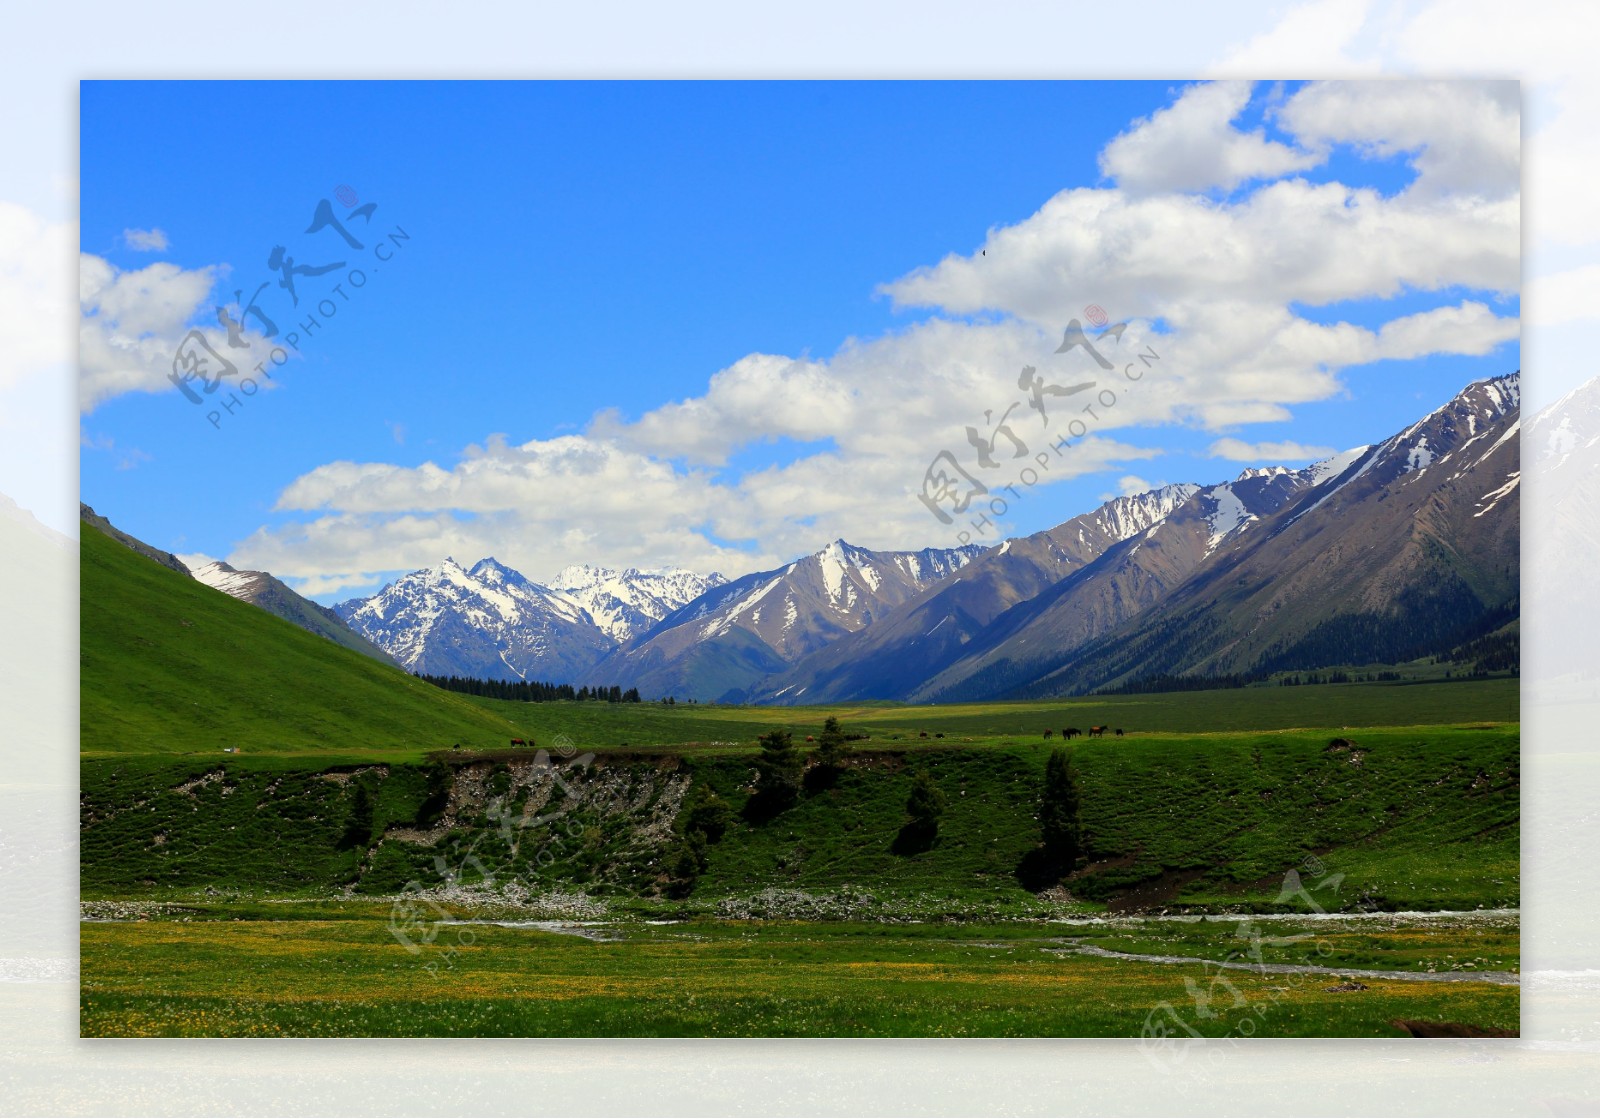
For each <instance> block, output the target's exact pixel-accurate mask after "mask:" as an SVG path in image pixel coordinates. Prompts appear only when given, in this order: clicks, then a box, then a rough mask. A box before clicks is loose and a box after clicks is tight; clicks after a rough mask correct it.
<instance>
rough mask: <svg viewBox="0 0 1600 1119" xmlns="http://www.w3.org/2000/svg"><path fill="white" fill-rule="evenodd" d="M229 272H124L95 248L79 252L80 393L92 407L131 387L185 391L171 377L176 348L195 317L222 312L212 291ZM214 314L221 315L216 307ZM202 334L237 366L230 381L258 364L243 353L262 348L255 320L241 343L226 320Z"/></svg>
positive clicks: (170, 267)
mask: <svg viewBox="0 0 1600 1119" xmlns="http://www.w3.org/2000/svg"><path fill="white" fill-rule="evenodd" d="M221 271H222V270H221V268H220V267H218V266H207V267H204V268H193V269H185V268H181V267H179V266H178V265H176V264H171V263H168V262H166V261H160V262H157V263H155V264H149V265H146V266H145V267H143V268H139V269H135V270H131V271H124V270H122V269H119V268H117V266H116V265H114V264H112V263H111V262H110V261H107V260H105V259H104V258H102V257H98V256H94V255H93V254H91V253H83V254H81V255H80V256H79V264H78V300H79V308H80V318H79V321H78V397H79V405H80V407H81V408H82V410H83V411H84V412H91V411H93V410H94V409H95V407H96V406H98V405H99V404H101V403H103V402H105V401H106V400H109V399H110V398H111V397H114V396H119V395H121V394H123V393H128V392H174V393H176V392H177V389H176V388H175V387H174V385H173V383H172V381H171V379H170V375H171V374H172V372H173V358H174V355H175V354H176V353H177V351H178V347H179V346H180V344H182V342H183V340H184V337H185V336H186V335H187V334H188V333H189V329H190V328H189V325H188V324H189V323H190V322H191V321H193V320H194V319H195V318H196V317H197V316H200V315H202V314H203V313H204V312H206V311H213V312H214V308H213V307H212V305H211V301H210V295H211V290H212V288H213V286H214V285H215V284H216V281H217V278H218V275H219V273H220V272H221ZM206 317H208V318H209V319H210V321H211V322H213V323H215V322H217V321H218V320H217V318H216V316H215V314H214V313H213V314H212V315H209V316H206ZM200 333H201V335H202V336H203V337H204V338H205V340H206V342H207V344H209V345H210V347H211V348H212V349H213V350H214V351H215V352H217V353H218V354H221V355H224V357H225V358H227V359H228V360H230V361H231V362H232V363H233V364H234V365H235V368H236V374H235V379H232V380H230V381H224V382H223V384H224V385H228V386H230V387H231V386H233V385H237V384H239V383H240V381H242V379H243V378H244V376H246V375H247V374H248V371H249V369H250V368H252V367H253V365H254V361H244V359H243V358H242V357H240V356H239V355H243V354H249V353H251V352H252V350H253V349H255V348H257V347H258V344H259V343H260V342H261V341H262V339H261V336H260V334H259V333H257V332H255V331H252V330H250V329H249V328H248V327H247V328H246V329H245V330H244V331H243V333H242V339H243V341H244V342H245V344H246V348H243V349H236V348H234V347H230V345H229V343H228V333H227V331H226V330H224V329H223V328H222V327H221V326H220V325H217V326H211V327H206V328H201V330H200ZM261 352H263V353H264V352H265V350H264V349H262V350H261ZM213 367H214V368H215V369H217V370H219V371H220V369H221V366H220V365H214V366H213ZM258 383H260V384H261V386H262V387H263V388H268V387H271V386H270V383H268V382H258ZM200 391H201V389H200V388H198V387H197V388H196V392H200ZM218 391H222V390H218Z"/></svg>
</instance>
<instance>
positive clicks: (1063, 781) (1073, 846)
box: [1039, 750, 1083, 874]
mask: <svg viewBox="0 0 1600 1119" xmlns="http://www.w3.org/2000/svg"><path fill="white" fill-rule="evenodd" d="M1080 799H1081V798H1080V794H1079V791H1078V771H1077V769H1076V768H1074V766H1073V764H1072V752H1071V751H1070V750H1052V751H1051V752H1050V759H1049V760H1048V761H1047V762H1046V763H1045V767H1044V795H1043V798H1042V801H1041V803H1040V805H1039V830H1040V833H1041V837H1042V838H1043V840H1044V849H1045V854H1046V855H1047V856H1049V858H1050V860H1051V861H1052V862H1053V863H1054V864H1055V865H1056V866H1057V867H1059V868H1060V871H1061V873H1062V874H1067V873H1070V872H1071V871H1072V869H1073V868H1074V867H1075V866H1077V864H1078V859H1079V858H1080V857H1081V856H1082V854H1083V828H1082V825H1081V823H1080V821H1079V810H1080V807H1081V805H1080Z"/></svg>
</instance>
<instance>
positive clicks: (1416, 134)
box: [1278, 81, 1522, 198]
mask: <svg viewBox="0 0 1600 1119" xmlns="http://www.w3.org/2000/svg"><path fill="white" fill-rule="evenodd" d="M1278 116H1279V120H1280V121H1281V123H1282V124H1283V125H1284V127H1285V128H1287V129H1288V130H1289V131H1291V132H1293V133H1294V135H1295V137H1296V138H1297V139H1298V140H1300V141H1301V142H1302V143H1303V144H1306V145H1309V146H1313V147H1325V146H1327V145H1329V144H1336V143H1337V144H1351V145H1354V146H1355V147H1356V148H1358V149H1359V150H1360V151H1361V152H1362V153H1363V154H1365V155H1367V156H1369V157H1374V156H1375V157H1378V158H1385V159H1386V158H1389V157H1391V156H1396V155H1405V156H1407V157H1409V159H1410V162H1411V164H1412V166H1413V167H1414V168H1415V169H1416V172H1417V178H1416V181H1415V182H1414V183H1413V184H1412V185H1411V186H1410V187H1409V188H1408V189H1409V190H1410V191H1411V192H1413V193H1415V194H1418V195H1428V196H1434V195H1443V194H1481V195H1486V196H1488V197H1491V198H1506V197H1509V196H1511V195H1514V194H1516V193H1517V191H1518V189H1519V184H1520V182H1521V176H1522V127H1521V122H1522V116H1521V105H1520V97H1519V87H1518V85H1517V83H1516V82H1514V81H1375V82H1314V83H1312V84H1310V85H1308V86H1306V87H1305V88H1303V89H1301V90H1300V91H1299V92H1298V93H1296V94H1295V95H1294V96H1293V97H1291V98H1290V99H1289V100H1288V103H1287V104H1285V105H1284V107H1283V109H1282V110H1281V111H1280V113H1279V114H1278Z"/></svg>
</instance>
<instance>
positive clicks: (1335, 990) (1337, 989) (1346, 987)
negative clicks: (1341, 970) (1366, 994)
mask: <svg viewBox="0 0 1600 1119" xmlns="http://www.w3.org/2000/svg"><path fill="white" fill-rule="evenodd" d="M1368 989H1369V988H1368V987H1367V985H1366V984H1365V983H1361V982H1358V981H1356V980H1354V979H1346V980H1345V981H1344V982H1343V983H1335V984H1334V985H1333V986H1332V987H1324V988H1323V990H1324V991H1327V992H1328V993H1329V994H1330V995H1338V994H1344V993H1345V992H1346V991H1365V990H1368Z"/></svg>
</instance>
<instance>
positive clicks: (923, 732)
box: [917, 731, 928, 738]
mask: <svg viewBox="0 0 1600 1119" xmlns="http://www.w3.org/2000/svg"><path fill="white" fill-rule="evenodd" d="M917 737H918V738H927V737H928V732H927V731H922V732H921V733H920V734H918V735H917Z"/></svg>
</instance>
